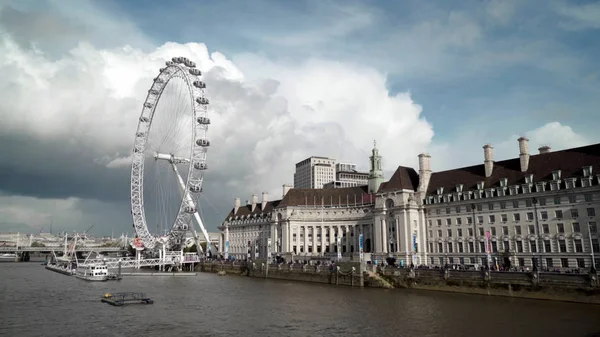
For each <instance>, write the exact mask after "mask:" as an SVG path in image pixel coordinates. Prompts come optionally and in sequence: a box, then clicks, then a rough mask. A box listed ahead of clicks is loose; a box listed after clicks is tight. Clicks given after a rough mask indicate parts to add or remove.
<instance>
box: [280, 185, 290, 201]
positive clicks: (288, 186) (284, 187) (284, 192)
mask: <svg viewBox="0 0 600 337" xmlns="http://www.w3.org/2000/svg"><path fill="white" fill-rule="evenodd" d="M291 188H292V186H290V185H288V184H283V195H282V196H281V197H282V198H284V197H285V195H286V194H287V192H289V191H290V189H291Z"/></svg>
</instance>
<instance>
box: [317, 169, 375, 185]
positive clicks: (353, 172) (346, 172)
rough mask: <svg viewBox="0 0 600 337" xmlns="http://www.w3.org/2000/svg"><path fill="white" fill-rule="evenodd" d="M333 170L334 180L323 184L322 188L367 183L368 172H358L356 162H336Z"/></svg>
mask: <svg viewBox="0 0 600 337" xmlns="http://www.w3.org/2000/svg"><path fill="white" fill-rule="evenodd" d="M335 171H336V172H335V180H334V181H331V182H328V183H327V184H325V185H323V188H343V187H356V186H364V185H367V183H368V178H369V173H366V172H358V170H357V169H356V164H348V163H337V164H336V165H335Z"/></svg>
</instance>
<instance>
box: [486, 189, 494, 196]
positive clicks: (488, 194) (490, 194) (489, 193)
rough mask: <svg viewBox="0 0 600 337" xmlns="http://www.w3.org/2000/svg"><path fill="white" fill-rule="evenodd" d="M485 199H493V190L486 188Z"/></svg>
mask: <svg viewBox="0 0 600 337" xmlns="http://www.w3.org/2000/svg"><path fill="white" fill-rule="evenodd" d="M485 197H486V198H493V197H494V189H493V188H488V189H487V190H485Z"/></svg>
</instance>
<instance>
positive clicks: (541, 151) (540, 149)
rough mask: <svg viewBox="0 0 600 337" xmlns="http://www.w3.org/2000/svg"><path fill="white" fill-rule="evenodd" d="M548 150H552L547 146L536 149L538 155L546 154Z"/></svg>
mask: <svg viewBox="0 0 600 337" xmlns="http://www.w3.org/2000/svg"><path fill="white" fill-rule="evenodd" d="M550 150H552V148H551V147H550V146H549V145H542V146H540V148H539V149H538V151H540V154H544V153H548V152H550Z"/></svg>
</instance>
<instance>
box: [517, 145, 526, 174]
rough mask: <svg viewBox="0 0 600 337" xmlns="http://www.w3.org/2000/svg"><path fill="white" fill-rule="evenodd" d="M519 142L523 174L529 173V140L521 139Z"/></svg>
mask: <svg viewBox="0 0 600 337" xmlns="http://www.w3.org/2000/svg"><path fill="white" fill-rule="evenodd" d="M518 141H519V159H520V160H521V172H527V169H528V168H529V139H527V137H521V138H519V139H518Z"/></svg>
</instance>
